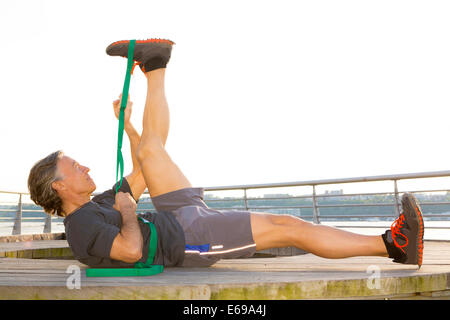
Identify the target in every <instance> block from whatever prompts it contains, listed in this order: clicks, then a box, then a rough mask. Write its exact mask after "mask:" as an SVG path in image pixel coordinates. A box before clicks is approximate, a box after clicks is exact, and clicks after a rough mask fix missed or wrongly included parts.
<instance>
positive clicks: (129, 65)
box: [116, 40, 136, 193]
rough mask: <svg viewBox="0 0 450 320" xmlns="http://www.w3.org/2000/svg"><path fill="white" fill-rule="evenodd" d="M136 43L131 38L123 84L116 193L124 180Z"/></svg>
mask: <svg viewBox="0 0 450 320" xmlns="http://www.w3.org/2000/svg"><path fill="white" fill-rule="evenodd" d="M135 45H136V40H130V43H129V45H128V63H127V73H126V74H125V83H124V84H123V90H122V101H121V103H120V113H119V132H118V137H117V166H116V181H117V180H118V177H119V167H120V183H119V184H117V186H116V193H117V191H118V190H119V189H120V187H121V186H122V180H123V155H122V141H123V130H124V126H125V123H124V122H125V121H124V119H125V108H126V107H127V102H128V91H129V89H130V80H131V71H132V70H133V64H134V61H133V55H134V47H135Z"/></svg>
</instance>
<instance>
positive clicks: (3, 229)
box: [0, 219, 450, 240]
mask: <svg viewBox="0 0 450 320" xmlns="http://www.w3.org/2000/svg"><path fill="white" fill-rule="evenodd" d="M321 224H323V225H328V226H345V227H344V228H342V229H343V230H346V231H350V232H354V233H359V234H364V235H381V234H382V233H384V231H385V230H386V229H388V228H390V225H391V221H354V220H353V221H321ZM424 224H425V233H424V239H425V240H450V221H435V220H433V221H430V220H427V219H425V221H424ZM13 225H14V222H13V221H11V222H1V223H0V236H9V235H11V234H12V229H13ZM358 226H363V228H358ZM430 227H447V228H448V229H431V228H430ZM43 230H44V221H30V222H28V221H23V222H22V234H39V233H42V232H43ZM64 231H65V230H64V224H63V222H62V221H60V222H59V221H58V222H52V233H59V232H64Z"/></svg>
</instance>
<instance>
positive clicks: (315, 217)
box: [0, 171, 450, 235]
mask: <svg viewBox="0 0 450 320" xmlns="http://www.w3.org/2000/svg"><path fill="white" fill-rule="evenodd" d="M442 177H450V171H434V172H421V173H408V174H397V175H381V176H368V177H356V178H342V179H326V180H310V181H296V182H282V183H267V184H249V185H233V186H219V187H205V188H204V189H205V192H206V195H205V202H206V203H207V204H208V205H209V206H211V207H212V208H214V209H217V210H226V209H228V210H229V209H232V210H246V211H265V212H275V213H277V211H278V213H279V211H280V210H295V209H297V210H299V211H301V210H302V209H310V210H311V211H312V214H311V215H304V214H303V215H301V217H302V218H303V219H306V220H307V219H310V220H312V221H313V222H314V223H318V224H319V223H321V221H322V220H327V219H334V220H336V221H339V220H341V221H345V220H344V219H348V218H351V219H359V221H368V219H370V218H395V215H396V216H398V215H399V213H400V210H401V203H400V194H402V193H404V192H410V193H414V194H424V193H436V192H447V193H449V194H450V189H429V190H426V189H422V190H402V191H399V189H398V181H402V180H411V179H424V178H442ZM377 181H385V182H386V181H391V182H392V189H391V190H390V191H386V192H368V193H348V194H344V193H339V194H318V193H317V187H319V186H324V185H335V184H339V185H340V184H349V183H369V182H377ZM449 185H450V183H449ZM290 187H309V188H311V192H310V193H309V194H306V195H298V196H278V197H269V198H266V197H262V198H261V197H249V196H248V191H249V190H256V189H273V188H290ZM236 190H240V191H242V192H243V197H237V198H236V197H233V198H231V197H227V198H219V199H217V198H214V199H212V198H210V197H207V195H208V193H210V192H214V191H236ZM0 194H11V195H16V196H18V201H17V204H16V205H15V208H11V206H9V208H7V207H5V205H4V203H2V202H0V206H2V207H0V213H1V212H15V217H14V218H12V217H3V216H1V215H0V225H1V223H2V221H3V222H5V221H11V220H14V225H13V228H12V232H11V234H13V235H15V234H21V233H22V221H24V220H25V221H26V220H30V219H38V218H39V217H23V213H26V212H39V213H42V217H41V219H43V220H44V228H43V233H50V232H52V217H51V216H50V215H47V214H45V213H44V211H43V210H42V208H38V209H24V206H23V205H24V203H23V196H27V195H29V194H28V193H24V192H9V191H0ZM387 195H389V196H392V197H393V201H392V202H387V203H386V202H383V203H332V204H324V203H322V204H321V203H320V201H319V199H322V202H323V201H324V200H323V199H327V198H345V197H347V198H348V197H362V196H364V197H367V196H387ZM142 197H149V194H148V192H147V191H146V192H145V193H144V194H143V196H142ZM141 199H142V198H141ZM292 199H310V204H306V205H305V204H302V205H282V206H280V205H273V206H260V205H259V206H257V205H250V202H258V201H273V200H284V201H286V200H292ZM449 199H450V198H449ZM215 202H221V203H226V202H233V203H236V202H241V203H242V205H240V206H238V205H235V204H234V205H230V206H222V207H217V206H214V203H215ZM148 204H150V203H149V202H148V201H143V202H141V201H140V202H139V204H138V209H137V211H138V212H143V211H152V210H154V208H153V206H151V207H149V206H148ZM439 205H441V206H443V205H450V201H427V202H421V206H422V209H423V208H424V207H427V206H439ZM145 206H147V207H146V208H144V207H145ZM355 207H360V208H363V207H393V208H394V212H395V215H387V214H382V215H373V214H369V215H367V214H366V215H364V214H352V215H345V214H338V215H329V214H328V215H321V214H320V210H321V209H324V210H325V209H328V208H355ZM423 211H424V212H425V211H426V210H423ZM449 212H450V210H449ZM424 218H450V214H442V213H439V214H424ZM340 227H346V226H340ZM351 227H352V228H370V226H367V225H365V226H363V225H361V226H357V225H355V226H351ZM374 227H375V228H376V226H374ZM427 228H428V229H430V228H431V229H433V228H434V229H449V230H450V227H446V226H442V227H441V226H434V227H433V226H431V227H427Z"/></svg>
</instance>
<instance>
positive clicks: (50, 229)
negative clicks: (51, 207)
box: [43, 214, 52, 233]
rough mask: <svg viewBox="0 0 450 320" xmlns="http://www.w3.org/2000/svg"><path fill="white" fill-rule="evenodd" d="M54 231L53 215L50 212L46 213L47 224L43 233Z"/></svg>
mask: <svg viewBox="0 0 450 320" xmlns="http://www.w3.org/2000/svg"><path fill="white" fill-rule="evenodd" d="M51 232H52V216H51V215H50V214H45V224H44V231H43V233H51Z"/></svg>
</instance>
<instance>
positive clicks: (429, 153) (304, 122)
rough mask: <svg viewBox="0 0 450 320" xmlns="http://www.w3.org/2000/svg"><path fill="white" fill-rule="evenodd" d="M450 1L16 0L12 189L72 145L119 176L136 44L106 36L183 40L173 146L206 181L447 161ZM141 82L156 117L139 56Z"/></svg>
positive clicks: (8, 49) (10, 17) (81, 157)
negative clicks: (129, 49) (120, 117)
mask: <svg viewBox="0 0 450 320" xmlns="http://www.w3.org/2000/svg"><path fill="white" fill-rule="evenodd" d="M449 16H450V3H449V2H448V1H392V0H390V1H361V0H358V1H261V0H259V1H221V2H219V1H167V0H166V1H149V0H145V1H70V2H69V1H36V0H34V1H7V2H6V1H2V2H0V36H1V50H0V70H1V72H0V90H1V91H0V92H1V103H0V105H1V125H0V137H1V139H2V148H1V157H0V190H14V191H27V186H26V181H27V177H28V173H29V169H30V168H31V166H32V165H33V164H34V162H35V161H37V160H39V159H41V158H42V157H44V156H46V155H48V154H49V153H51V152H53V151H56V150H58V149H62V150H64V151H65V152H66V154H68V155H69V156H71V157H73V158H75V159H76V160H78V161H79V162H80V163H81V164H84V165H86V166H88V167H89V168H90V169H91V172H90V174H91V176H92V177H93V179H94V180H95V181H96V184H97V191H102V190H104V189H106V188H109V187H111V186H112V184H113V183H114V180H115V165H116V163H115V162H116V143H117V121H116V119H115V117H114V115H113V111H112V104H111V103H112V101H113V100H114V99H116V97H117V96H118V95H119V94H120V93H121V91H122V86H123V81H124V75H125V70H126V59H122V58H117V57H110V56H108V55H106V53H105V48H106V47H107V46H108V45H109V44H110V43H111V42H114V41H116V40H124V39H145V38H151V37H160V38H167V39H170V40H173V41H175V42H176V45H175V46H174V49H173V51H172V59H171V61H170V63H169V65H168V69H167V80H166V81H167V82H166V90H167V98H168V101H169V106H170V111H171V127H170V133H169V139H168V141H167V145H166V148H167V150H168V152H169V154H170V155H171V157H172V158H173V160H174V161H175V162H176V163H177V164H178V166H179V167H180V168H181V169H182V171H183V172H184V173H185V175H186V176H187V177H188V178H189V179H190V181H191V182H192V184H193V185H194V186H205V187H206V186H221V185H236V184H253V183H270V182H284V181H300V180H315V179H325V178H342V177H357V176H370V175H381V174H396V173H410V172H423V171H438V170H447V169H449V165H448V160H449V156H450V153H449V149H448V148H447V143H448V137H449V136H450V135H449V133H450V132H449V131H450V127H449V125H448V123H449V120H448V119H449V117H448V109H449V107H450V94H449V85H450V76H449V75H450V59H449V57H450V42H449V41H448V39H449V33H450V19H449ZM130 94H131V98H132V100H133V101H134V106H133V116H132V120H133V122H134V124H135V127H136V128H137V129H138V130H141V129H142V123H141V117H142V112H143V108H144V101H145V95H146V87H145V80H144V76H143V75H142V73H141V72H140V70H139V69H136V71H135V75H134V76H133V79H132V83H131V89H130ZM124 141H125V144H124V147H123V152H124V155H125V171H126V173H128V172H129V170H131V159H130V156H129V145H128V141H127V138H126V136H125V137H124ZM446 181H448V180H446ZM442 187H444V188H450V185H449V184H448V183H447V182H446V184H445V185H443V186H442Z"/></svg>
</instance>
